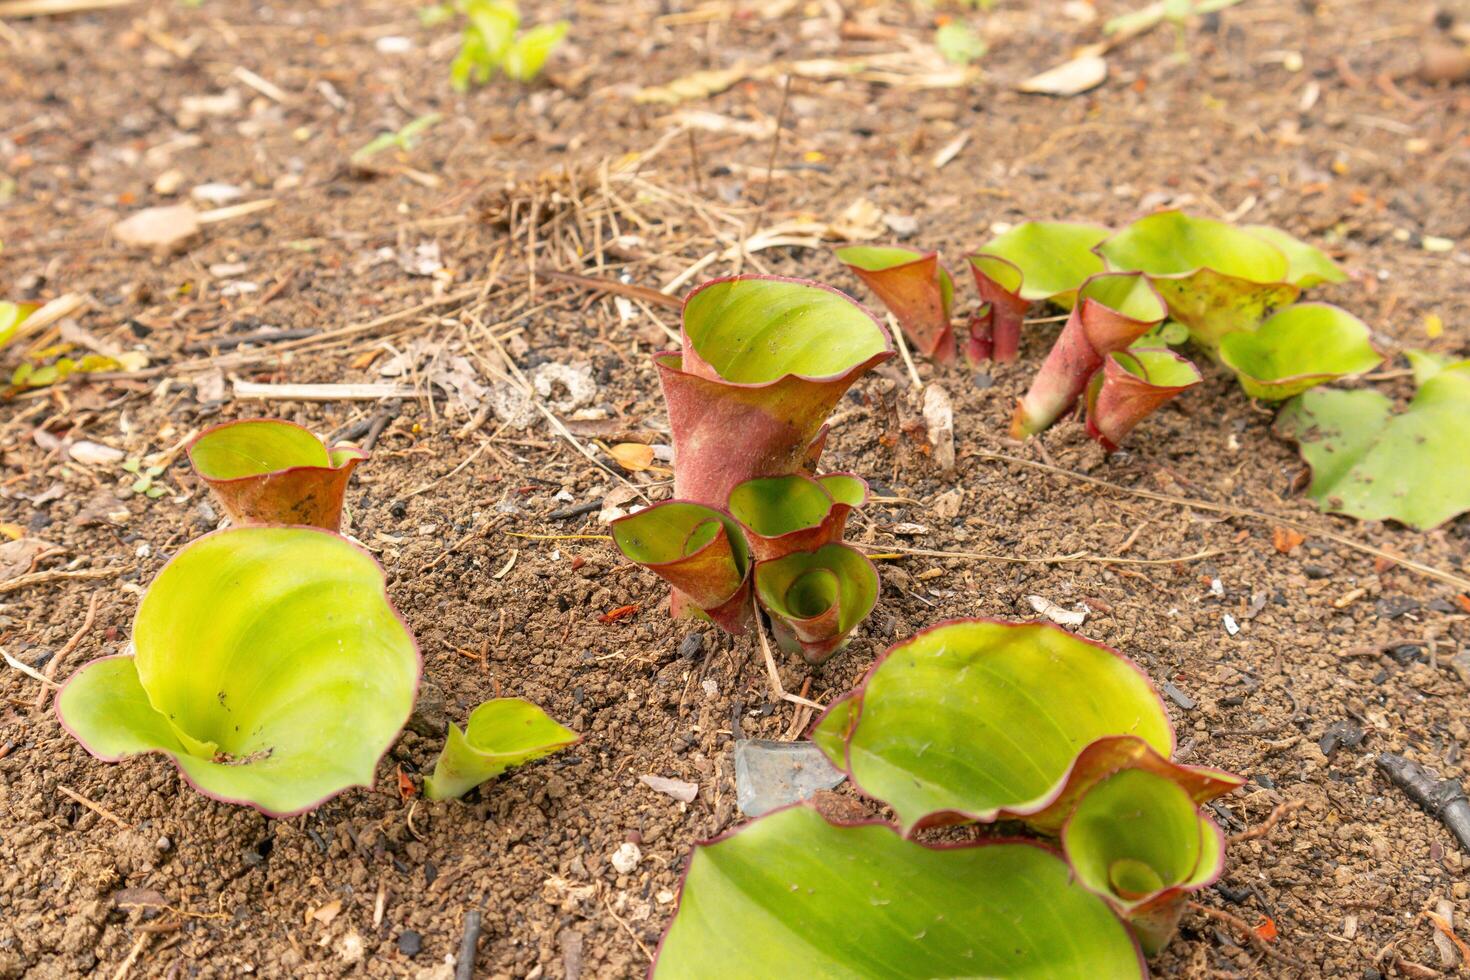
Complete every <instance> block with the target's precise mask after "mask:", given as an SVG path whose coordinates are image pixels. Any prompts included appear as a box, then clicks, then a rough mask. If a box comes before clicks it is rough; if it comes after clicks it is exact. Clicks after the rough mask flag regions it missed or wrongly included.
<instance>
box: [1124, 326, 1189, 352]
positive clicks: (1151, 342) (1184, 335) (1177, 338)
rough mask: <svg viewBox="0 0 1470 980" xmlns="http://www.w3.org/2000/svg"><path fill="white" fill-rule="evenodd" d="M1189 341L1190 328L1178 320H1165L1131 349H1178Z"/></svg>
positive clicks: (1138, 340)
mask: <svg viewBox="0 0 1470 980" xmlns="http://www.w3.org/2000/svg"><path fill="white" fill-rule="evenodd" d="M1188 339H1189V328H1188V327H1186V326H1185V325H1184V324H1182V323H1180V322H1179V321H1177V320H1165V321H1164V322H1163V323H1161V324H1159V325H1158V326H1157V327H1154V328H1153V329H1152V330H1150V331H1149V332H1148V333H1146V334H1144V335H1143V336H1142V337H1139V338H1138V339H1137V340H1135V341H1134V342H1133V343H1132V344H1130V345H1129V346H1130V347H1178V346H1179V345H1180V344H1182V343H1184V342H1185V341H1186V340H1188Z"/></svg>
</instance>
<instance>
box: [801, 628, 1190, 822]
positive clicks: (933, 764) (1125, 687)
mask: <svg viewBox="0 0 1470 980" xmlns="http://www.w3.org/2000/svg"><path fill="white" fill-rule="evenodd" d="M840 705H841V706H840V707H838V708H834V709H832V710H829V711H828V712H827V713H826V714H825V715H824V716H823V717H822V719H821V721H820V722H819V723H818V725H817V730H816V732H815V733H814V734H813V741H815V742H816V743H817V744H818V745H819V746H820V747H822V749H823V752H824V753H826V754H827V755H828V757H829V758H830V759H831V760H832V762H833V764H834V765H836V766H838V767H839V768H841V769H844V770H846V771H847V772H848V773H849V775H850V776H851V777H852V779H853V782H854V783H855V784H856V785H857V786H859V787H860V788H861V789H862V791H863V792H864V793H866V794H868V795H869V796H872V797H874V798H876V799H879V800H882V801H884V802H886V803H887V804H889V805H890V806H892V807H893V809H894V812H895V813H896V814H897V815H898V818H899V821H900V823H901V824H902V825H903V827H904V829H905V830H906V831H912V830H914V829H916V828H918V827H924V826H931V825H936V824H943V823H953V822H957V821H964V820H980V821H991V820H996V819H998V818H999V817H1000V816H1002V815H1003V814H1006V815H1012V816H1018V817H1023V818H1024V817H1027V816H1030V815H1033V814H1039V813H1043V812H1044V811H1045V810H1046V808H1047V807H1048V805H1050V804H1051V802H1052V801H1053V800H1054V799H1055V798H1056V797H1057V796H1059V795H1060V794H1061V792H1062V790H1063V789H1064V788H1065V786H1066V781H1067V778H1068V774H1069V773H1070V771H1071V769H1072V767H1073V763H1074V762H1075V760H1076V759H1077V757H1078V755H1079V754H1080V753H1081V752H1082V750H1083V749H1085V748H1086V747H1087V746H1088V745H1090V744H1092V743H1093V742H1095V741H1097V740H1098V739H1100V738H1106V737H1109V736H1118V735H1133V736H1135V737H1137V738H1139V739H1141V740H1142V741H1144V742H1145V743H1147V745H1148V746H1150V747H1151V748H1152V749H1153V750H1154V751H1156V752H1157V753H1159V754H1160V755H1163V756H1165V757H1167V756H1168V755H1169V754H1170V753H1171V752H1172V751H1173V744H1174V736H1173V732H1172V731H1171V730H1170V728H1169V720H1168V716H1167V715H1166V714H1165V712H1164V706H1163V705H1162V704H1161V703H1160V701H1159V698H1158V695H1157V694H1156V693H1155V692H1154V689H1153V686H1152V685H1151V684H1150V683H1149V681H1148V678H1147V677H1145V676H1144V674H1143V673H1142V671H1140V670H1139V669H1138V668H1137V667H1136V666H1134V664H1133V663H1132V662H1131V661H1129V660H1127V659H1126V658H1124V657H1123V656H1121V655H1120V654H1118V653H1116V652H1114V651H1112V650H1109V649H1108V648H1107V647H1104V646H1102V645H1101V644H1098V643H1093V642H1091V641H1088V640H1084V639H1081V638H1079V637H1076V636H1073V635H1071V634H1070V633H1067V632H1065V631H1063V630H1061V629H1059V628H1057V627H1055V626H1050V625H1041V624H1015V623H1002V622H993V621H989V620H955V621H953V622H949V623H943V624H941V625H939V626H934V627H931V628H930V629H927V630H924V631H922V632H920V633H918V634H916V635H915V636H913V637H911V638H909V639H907V640H904V641H903V642H901V643H898V644H896V645H895V646H893V647H891V648H890V649H889V650H888V651H887V652H886V653H885V654H884V655H883V656H882V657H881V658H880V659H879V661H878V662H877V663H876V664H875V665H874V666H873V668H872V670H871V671H870V672H869V673H868V675H867V677H866V678H865V679H864V680H863V683H862V684H861V685H860V686H859V687H858V688H857V690H855V691H854V692H853V694H852V695H851V696H850V698H849V699H847V700H844V701H843V702H840ZM834 746H841V749H842V751H841V752H835V751H833V747H834Z"/></svg>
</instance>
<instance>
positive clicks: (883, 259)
mask: <svg viewBox="0 0 1470 980" xmlns="http://www.w3.org/2000/svg"><path fill="white" fill-rule="evenodd" d="M836 254H837V259H838V261H840V262H842V263H843V264H844V265H846V266H847V267H848V268H849V269H851V270H852V271H853V272H854V273H856V274H857V277H858V278H859V279H861V280H862V281H863V282H864V283H866V284H867V287H868V288H869V289H871V290H872V291H873V292H874V294H875V295H877V297H878V298H879V299H880V300H882V301H883V305H884V306H886V307H888V309H889V311H890V312H891V313H892V314H893V316H894V318H895V319H896V320H898V324H899V326H901V327H902V328H903V331H904V333H906V334H908V336H909V339H910V340H912V341H913V344H914V347H915V348H916V349H917V350H918V351H919V353H921V354H923V355H924V356H925V357H929V358H932V359H934V360H936V361H940V362H947V361H952V360H954V353H955V341H954V330H953V329H952V328H951V327H950V322H949V313H950V307H951V306H953V305H954V281H953V280H952V279H950V277H949V273H948V272H946V271H945V269H944V266H942V265H940V264H939V253H938V252H920V251H917V250H916V249H911V248H905V247H903V246H902V245H852V246H849V247H847V248H839V249H838V250H837V253H836Z"/></svg>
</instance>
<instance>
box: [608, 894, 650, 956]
mask: <svg viewBox="0 0 1470 980" xmlns="http://www.w3.org/2000/svg"><path fill="white" fill-rule="evenodd" d="M602 905H603V908H605V909H607V914H608V915H610V916H612V920H613V921H614V922H616V923H617V924H618V925H619V926H621V927H622V929H623V931H624V932H626V933H627V934H628V938H629V939H631V940H633V942H635V943H637V944H638V948H639V949H641V950H642V951H643V956H644V958H645V959H647V960H648V962H650V963H652V962H653V954H652V953H650V952H649V951H648V947H647V946H645V945H643V940H641V939H639V938H638V934H637V933H636V932H634V931H633V927H632V926H630V925H628V923H626V922H624V921H623V919H622V917H621V916H619V915H618V914H617V913H616V912H614V911H613V907H612V903H611V902H609V901H608V900H607V896H606V895H603V896H602Z"/></svg>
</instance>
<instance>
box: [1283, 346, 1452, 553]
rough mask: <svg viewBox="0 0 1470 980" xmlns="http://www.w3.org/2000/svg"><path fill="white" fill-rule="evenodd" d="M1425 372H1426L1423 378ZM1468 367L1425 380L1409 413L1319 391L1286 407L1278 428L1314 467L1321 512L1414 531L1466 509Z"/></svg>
mask: <svg viewBox="0 0 1470 980" xmlns="http://www.w3.org/2000/svg"><path fill="white" fill-rule="evenodd" d="M1426 373H1427V372H1426ZM1467 419H1470V361H1461V362H1460V363H1458V364H1452V365H1449V366H1444V367H1441V368H1440V369H1439V370H1438V371H1437V372H1436V373H1433V374H1432V375H1430V376H1428V377H1426V378H1425V380H1424V382H1423V384H1421V385H1420V387H1419V391H1418V393H1417V394H1416V395H1415V396H1414V400H1413V401H1412V402H1411V403H1410V404H1409V407H1408V409H1407V410H1405V411H1404V412H1402V413H1399V414H1395V413H1394V412H1393V402H1391V401H1390V400H1389V399H1388V398H1386V397H1384V396H1383V395H1381V394H1379V393H1378V392H1376V391H1338V390H1336V389H1327V388H1318V389H1315V390H1313V391H1309V392H1307V393H1305V394H1304V395H1302V396H1301V397H1299V398H1297V399H1296V400H1295V401H1293V402H1291V403H1290V404H1288V405H1287V406H1286V408H1285V409H1284V410H1283V411H1282V413H1281V415H1280V417H1279V418H1278V420H1277V426H1278V430H1279V431H1280V432H1281V433H1282V434H1283V435H1285V436H1286V437H1288V438H1291V439H1295V440H1296V441H1297V442H1299V443H1300V444H1301V452H1302V458H1303V459H1305V460H1306V462H1307V465H1308V466H1310V467H1311V468H1312V484H1311V486H1310V487H1308V488H1307V495H1308V496H1309V497H1311V498H1312V499H1313V500H1315V501H1316V502H1317V505H1318V506H1319V507H1321V508H1322V509H1323V510H1327V511H1334V512H1336V513H1340V514H1349V515H1351V516H1353V517H1357V518H1360V519H1362V520H1370V521H1371V520H1395V521H1399V522H1401V523H1403V524H1407V525H1408V526H1409V527H1412V528H1417V529H1419V530H1429V529H1430V528H1434V527H1438V526H1439V525H1441V524H1443V523H1445V522H1446V521H1448V520H1450V519H1452V518H1454V517H1455V516H1457V515H1459V514H1462V513H1464V512H1465V511H1466V510H1470V453H1467V452H1466V451H1465V431H1466V420H1467Z"/></svg>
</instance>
